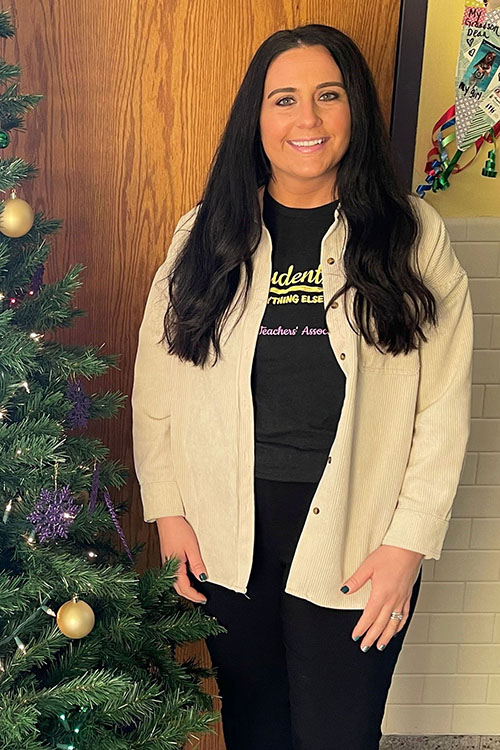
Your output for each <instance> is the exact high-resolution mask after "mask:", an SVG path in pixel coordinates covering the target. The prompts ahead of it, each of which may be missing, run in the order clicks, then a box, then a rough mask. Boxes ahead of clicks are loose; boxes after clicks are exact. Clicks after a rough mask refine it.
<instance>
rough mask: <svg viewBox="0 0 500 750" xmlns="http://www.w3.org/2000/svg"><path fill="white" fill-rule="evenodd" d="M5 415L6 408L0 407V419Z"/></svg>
mask: <svg viewBox="0 0 500 750" xmlns="http://www.w3.org/2000/svg"><path fill="white" fill-rule="evenodd" d="M6 416H7V409H0V421H1V420H2V419H4V417H6Z"/></svg>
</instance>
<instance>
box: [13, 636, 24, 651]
mask: <svg viewBox="0 0 500 750" xmlns="http://www.w3.org/2000/svg"><path fill="white" fill-rule="evenodd" d="M14 640H15V642H16V643H17V647H18V649H19V651H22V653H23V654H25V653H26V646H25V645H24V643H23V642H22V640H21V639H20V638H19V636H18V635H15V636H14Z"/></svg>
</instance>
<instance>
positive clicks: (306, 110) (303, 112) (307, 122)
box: [297, 99, 322, 129]
mask: <svg viewBox="0 0 500 750" xmlns="http://www.w3.org/2000/svg"><path fill="white" fill-rule="evenodd" d="M321 122H322V121H321V117H320V116H319V113H318V109H317V106H316V103H315V101H314V99H309V100H306V99H304V100H303V101H302V102H301V104H300V107H299V108H298V122H297V125H298V126H299V127H301V128H305V129H309V128H314V127H317V126H318V125H321Z"/></svg>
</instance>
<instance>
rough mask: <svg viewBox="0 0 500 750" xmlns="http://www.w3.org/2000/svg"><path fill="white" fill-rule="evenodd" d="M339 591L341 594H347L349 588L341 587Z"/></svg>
mask: <svg viewBox="0 0 500 750" xmlns="http://www.w3.org/2000/svg"><path fill="white" fill-rule="evenodd" d="M340 590H341V591H342V593H343V594H347V592H348V591H349V586H342V587H341V589H340Z"/></svg>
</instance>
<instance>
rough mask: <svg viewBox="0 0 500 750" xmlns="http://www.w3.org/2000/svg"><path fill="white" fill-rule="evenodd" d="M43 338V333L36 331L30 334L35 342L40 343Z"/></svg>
mask: <svg viewBox="0 0 500 750" xmlns="http://www.w3.org/2000/svg"><path fill="white" fill-rule="evenodd" d="M42 337H43V333H35V331H33V333H30V339H33V340H34V341H38V340H39V339H41V338H42Z"/></svg>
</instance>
